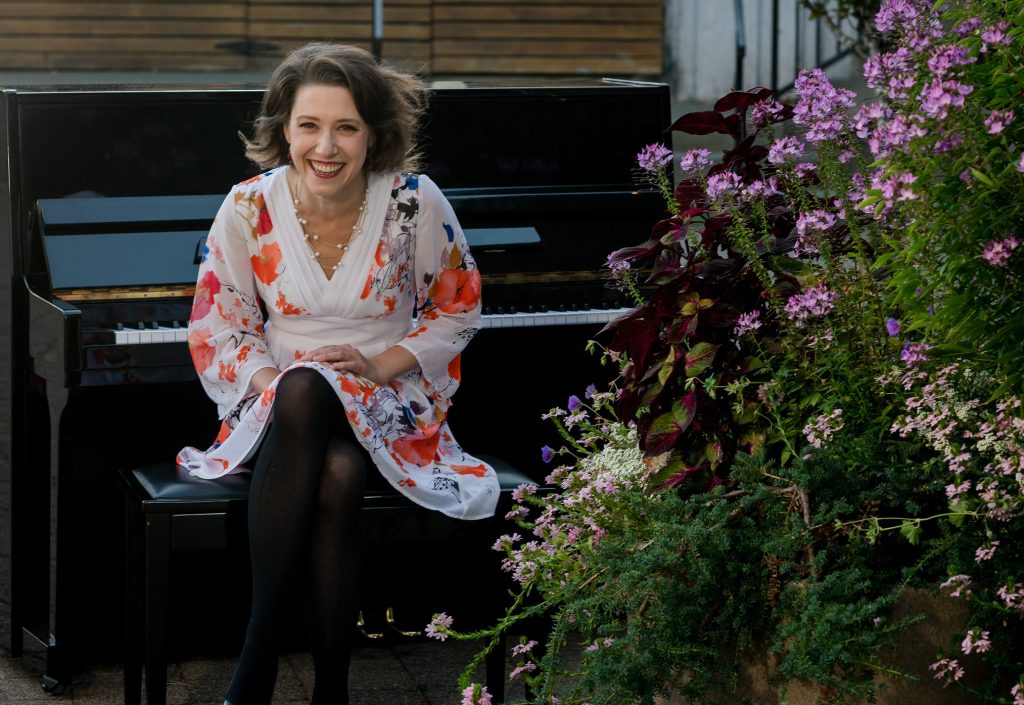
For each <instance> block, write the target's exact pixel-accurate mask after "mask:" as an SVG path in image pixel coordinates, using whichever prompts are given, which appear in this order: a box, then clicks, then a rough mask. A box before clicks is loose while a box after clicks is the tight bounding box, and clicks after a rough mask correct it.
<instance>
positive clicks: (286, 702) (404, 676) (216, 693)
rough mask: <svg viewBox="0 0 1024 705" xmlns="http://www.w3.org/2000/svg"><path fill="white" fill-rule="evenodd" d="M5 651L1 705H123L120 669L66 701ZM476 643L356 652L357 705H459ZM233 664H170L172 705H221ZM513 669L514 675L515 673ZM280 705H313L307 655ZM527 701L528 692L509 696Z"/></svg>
mask: <svg viewBox="0 0 1024 705" xmlns="http://www.w3.org/2000/svg"><path fill="white" fill-rule="evenodd" d="M7 645H8V644H7V640H6V637H5V639H4V646H3V648H0V703H3V704H4V705H43V704H44V703H47V704H49V705H65V704H68V705H70V704H72V703H73V704H74V705H118V704H119V703H123V702H124V700H123V698H122V687H123V686H122V679H121V667H120V664H116V663H99V664H92V665H90V666H88V668H87V669H86V670H85V671H84V672H82V673H80V674H79V675H78V676H77V677H76V679H75V681H74V683H73V684H72V686H71V687H70V688H69V689H68V690H67V691H66V692H64V693H62V694H60V695H49V694H47V693H45V692H44V691H43V690H42V686H41V681H40V675H41V673H42V670H43V662H42V660H41V659H40V658H39V657H38V656H37V655H26V656H23V657H21V658H12V657H11V656H10V652H9V651H8V650H7V648H6V647H7ZM476 646H477V644H476V643H475V642H473V643H469V642H453V641H446V642H444V643H441V642H436V641H430V642H428V641H425V640H424V641H415V642H413V641H410V642H406V643H397V644H392V645H382V646H377V645H373V646H363V647H361V648H357V649H356V651H355V653H354V654H353V657H352V669H351V696H352V705H458V703H459V702H460V701H461V696H460V694H459V693H458V688H457V684H458V677H459V674H460V673H461V672H462V669H463V667H464V666H465V665H466V664H467V663H468V662H469V660H470V659H471V658H472V657H473V655H474V654H475V653H476ZM234 666H235V660H234V659H231V658H197V659H191V660H187V661H183V662H181V663H175V664H171V666H170V668H169V669H168V673H167V676H168V686H167V703H168V705H221V704H222V703H223V701H224V690H225V688H226V687H227V684H228V681H229V680H230V679H231V674H232V672H233V670H234ZM510 668H511V667H510ZM278 673H279V675H278V684H277V690H276V691H275V694H274V705H299V704H300V703H302V704H305V703H308V702H309V698H310V695H311V694H312V688H313V667H312V662H311V660H310V658H309V655H308V654H305V653H298V654H291V655H288V656H285V657H284V658H282V659H281V665H280V668H279V671H278ZM508 696H509V698H510V701H511V700H518V699H522V697H523V693H522V687H521V686H518V687H513V688H510V689H509V691H508Z"/></svg>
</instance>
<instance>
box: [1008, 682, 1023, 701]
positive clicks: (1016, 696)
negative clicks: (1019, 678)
mask: <svg viewBox="0 0 1024 705" xmlns="http://www.w3.org/2000/svg"><path fill="white" fill-rule="evenodd" d="M1010 695H1012V696H1013V705H1024V683H1018V684H1017V685H1015V686H1013V687H1012V688H1010Z"/></svg>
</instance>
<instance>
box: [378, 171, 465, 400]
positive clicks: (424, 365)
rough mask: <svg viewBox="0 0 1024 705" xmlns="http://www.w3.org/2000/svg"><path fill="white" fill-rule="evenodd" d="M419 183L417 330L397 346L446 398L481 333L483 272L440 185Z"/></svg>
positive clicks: (428, 181)
mask: <svg viewBox="0 0 1024 705" xmlns="http://www.w3.org/2000/svg"><path fill="white" fill-rule="evenodd" d="M418 179H419V198H420V204H419V214H418V217H417V223H416V249H415V254H414V264H413V267H414V272H415V282H416V312H417V320H416V325H415V326H414V327H413V330H412V332H411V333H409V335H407V336H406V337H405V338H404V339H403V340H401V341H400V342H399V343H398V344H399V345H401V346H402V347H404V348H405V349H406V350H408V351H409V352H411V353H412V354H413V355H414V356H415V357H416V360H417V361H418V362H419V366H420V370H421V371H422V373H423V376H424V377H425V378H426V380H427V382H429V383H430V385H431V386H432V387H433V388H434V389H435V390H437V391H438V392H439V393H440V394H441V395H442V396H443V397H444V398H449V397H450V396H451V395H452V394H454V393H455V390H456V389H457V388H458V386H459V377H460V372H459V362H460V353H461V352H462V350H463V348H465V347H466V344H467V343H469V341H470V340H471V339H472V338H473V336H474V335H475V334H476V332H477V331H478V330H479V328H480V310H481V304H480V301H481V299H480V270H478V269H477V267H476V262H475V261H474V260H473V256H472V254H470V251H469V245H468V243H467V242H466V236H465V235H464V234H463V232H462V227H461V226H460V225H459V221H458V219H457V218H456V217H455V212H454V211H453V210H452V207H451V204H449V203H448V199H446V198H445V197H444V195H443V194H442V193H441V190H440V189H439V188H438V187H437V185H436V184H435V183H434V182H433V181H431V180H430V179H429V178H427V177H426V176H420V177H418Z"/></svg>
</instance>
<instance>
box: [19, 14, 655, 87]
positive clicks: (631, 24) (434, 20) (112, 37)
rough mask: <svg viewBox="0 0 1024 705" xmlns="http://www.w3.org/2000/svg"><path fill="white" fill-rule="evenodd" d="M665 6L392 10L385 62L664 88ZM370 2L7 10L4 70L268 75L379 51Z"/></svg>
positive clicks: (440, 69)
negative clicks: (334, 44) (647, 80)
mask: <svg viewBox="0 0 1024 705" xmlns="http://www.w3.org/2000/svg"><path fill="white" fill-rule="evenodd" d="M663 26H664V21H663V9H662V2H661V0H384V41H383V55H384V57H385V58H386V59H388V60H391V61H393V62H395V63H398V64H400V65H402V66H404V67H406V68H409V69H412V70H423V71H426V72H432V73H434V74H456V75H458V74H465V75H473V74H534V75H580V74H590V75H615V76H637V77H645V76H646V77H650V76H657V75H659V74H660V73H661V71H662V44H663ZM371 35H372V2H371V0H318V1H317V0H184V1H183V2H179V1H176V0H101V1H100V2H88V1H81V0H16V1H15V0H0V69H61V70H68V69H71V70H74V69H83V70H88V69H120V70H175V71H184V70H205V71H236V70H262V69H265V68H266V67H268V66H270V65H272V64H273V63H275V62H276V60H277V58H278V57H280V56H281V55H282V54H284V53H285V52H287V51H288V50H290V49H292V48H294V47H296V46H300V45H302V44H305V43H306V42H309V41H314V40H327V41H338V42H345V43H350V44H357V45H360V46H364V47H366V48H369V47H370V42H371Z"/></svg>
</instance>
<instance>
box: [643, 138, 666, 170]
mask: <svg viewBox="0 0 1024 705" xmlns="http://www.w3.org/2000/svg"><path fill="white" fill-rule="evenodd" d="M636 161H637V164H639V165H640V168H641V169H643V170H644V171H647V172H651V173H654V172H656V171H658V170H659V169H662V168H664V167H665V166H666V165H667V164H670V163H671V162H672V150H671V149H669V148H668V147H666V146H665V145H663V144H659V143H658V142H655V143H654V144H649V145H647V146H646V147H644V148H643V149H641V150H640V152H639V153H638V154H637V155H636Z"/></svg>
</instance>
